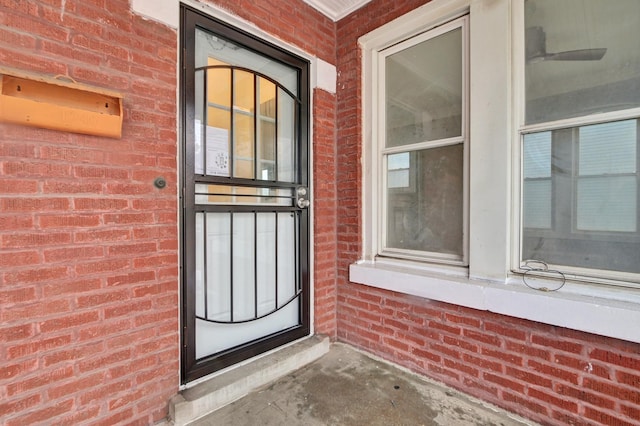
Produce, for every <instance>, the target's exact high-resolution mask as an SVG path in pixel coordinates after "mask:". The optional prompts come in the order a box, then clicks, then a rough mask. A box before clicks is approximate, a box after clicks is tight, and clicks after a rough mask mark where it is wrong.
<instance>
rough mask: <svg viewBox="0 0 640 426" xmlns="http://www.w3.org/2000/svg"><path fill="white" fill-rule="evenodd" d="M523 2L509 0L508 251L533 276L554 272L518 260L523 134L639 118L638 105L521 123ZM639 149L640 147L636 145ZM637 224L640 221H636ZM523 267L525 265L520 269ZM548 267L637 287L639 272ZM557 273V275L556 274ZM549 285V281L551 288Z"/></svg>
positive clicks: (517, 269)
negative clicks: (510, 149) (511, 73)
mask: <svg viewBox="0 0 640 426" xmlns="http://www.w3.org/2000/svg"><path fill="white" fill-rule="evenodd" d="M524 14H525V12H524V4H523V2H518V1H515V2H513V22H514V25H513V28H514V31H513V39H514V45H513V58H514V66H513V68H514V79H513V85H514V98H513V105H514V110H515V114H514V118H515V122H514V125H513V128H514V129H515V131H514V134H513V140H514V147H513V149H514V156H513V158H514V161H513V164H512V168H513V172H514V173H513V198H512V200H513V204H512V209H513V212H514V214H513V217H512V222H513V238H512V244H511V246H512V252H511V270H512V271H513V272H514V273H518V274H523V273H525V272H527V273H528V274H530V275H537V276H540V277H543V278H544V277H545V276H550V275H554V274H545V273H544V272H536V271H527V270H526V269H525V268H526V265H525V263H524V260H525V259H522V233H523V230H522V220H523V219H522V216H523V212H522V210H523V206H522V203H523V194H522V181H523V179H522V175H521V173H522V167H523V166H522V162H523V155H522V153H521V150H522V144H523V138H524V135H525V134H530V133H537V132H542V131H553V130H558V129H566V128H573V127H580V126H586V125H591V124H601V123H608V122H612V121H620V120H626V119H639V120H640V108H631V109H626V110H620V111H613V112H607V113H601V114H592V115H585V116H580V117H575V118H568V119H562V120H556V121H550V122H543V123H536V124H530V125H526V124H525V77H524V74H525V73H524V65H523V64H524V63H525V51H524V45H525V43H524V31H518V30H517V29H518V28H524V26H525V22H524V20H525V16H524ZM639 148H640V147H639ZM638 225H639V226H640V224H638ZM523 266H524V267H525V268H523ZM548 266H549V269H550V270H554V271H561V272H562V273H563V274H564V275H565V277H566V278H567V279H569V280H571V281H574V282H577V283H585V284H601V285H610V286H619V287H630V288H640V274H635V273H629V272H619V271H605V270H598V269H587V268H580V267H572V266H567V265H559V264H553V263H549V265H548ZM556 276H557V274H556ZM550 288H553V284H551V287H550Z"/></svg>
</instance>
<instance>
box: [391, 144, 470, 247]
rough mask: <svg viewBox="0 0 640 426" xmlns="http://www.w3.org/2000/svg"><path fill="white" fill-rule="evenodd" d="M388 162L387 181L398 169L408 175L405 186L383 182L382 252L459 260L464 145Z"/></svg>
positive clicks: (461, 227) (393, 158)
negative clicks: (384, 242) (418, 253)
mask: <svg viewBox="0 0 640 426" xmlns="http://www.w3.org/2000/svg"><path fill="white" fill-rule="evenodd" d="M398 156H400V157H398ZM402 158H410V160H409V161H405V162H404V163H403V162H402V161H401V159H402ZM387 161H388V162H387V167H388V173H389V174H390V175H392V174H393V173H397V172H398V169H399V168H400V166H407V169H406V173H407V174H408V175H409V177H408V179H406V180H405V183H409V184H408V185H404V186H392V185H397V184H398V179H395V178H391V177H389V178H388V179H387V184H388V185H387V186H388V187H387V234H386V235H387V248H388V249H402V250H418V251H424V252H436V253H445V254H452V255H456V256H462V239H463V235H462V230H463V213H462V212H463V145H462V144H456V145H450V146H444V147H439V148H432V149H425V150H421V151H413V152H410V153H403V154H394V155H389V156H388V157H387ZM394 166H395V167H398V169H395V170H394V169H392V167H394ZM407 181H408V182H407Z"/></svg>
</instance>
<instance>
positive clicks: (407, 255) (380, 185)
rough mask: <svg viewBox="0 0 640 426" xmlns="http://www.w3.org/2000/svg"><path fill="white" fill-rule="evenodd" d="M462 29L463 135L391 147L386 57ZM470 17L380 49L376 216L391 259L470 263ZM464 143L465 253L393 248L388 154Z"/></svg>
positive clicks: (383, 248) (382, 250) (380, 249)
mask: <svg viewBox="0 0 640 426" xmlns="http://www.w3.org/2000/svg"><path fill="white" fill-rule="evenodd" d="M458 28H459V29H460V30H461V37H462V51H461V52H460V53H461V54H462V82H461V85H462V94H463V97H462V105H461V109H462V111H461V114H462V120H461V129H460V136H455V137H451V138H446V139H438V140H435V141H426V142H419V143H413V144H409V145H400V146H394V147H390V148H386V147H385V137H384V135H386V124H387V120H386V115H385V107H386V91H385V90H386V88H385V84H384V82H385V81H386V74H385V69H386V67H385V63H386V58H387V57H389V56H390V55H393V54H395V53H398V52H402V51H404V50H406V49H409V48H411V47H413V46H417V45H418V44H420V43H422V42H425V41H427V40H433V39H434V38H436V37H438V36H440V35H443V34H445V33H448V32H450V31H453V30H456V29H458ZM468 28H469V17H468V16H466V15H464V16H461V17H458V18H455V19H453V20H451V21H449V22H447V23H445V24H443V25H440V26H438V27H437V28H434V29H431V30H429V31H426V32H424V33H421V34H417V35H415V36H413V37H411V38H408V39H407V40H404V41H403V42H401V43H398V44H394V45H393V46H390V47H388V48H386V49H382V50H380V51H379V52H378V55H377V56H378V67H379V68H378V76H379V79H380V80H379V81H380V82H381V83H380V84H379V86H377V87H376V90H377V91H378V93H377V97H378V99H379V103H378V106H377V109H375V110H374V111H372V112H373V113H374V114H376V118H375V121H376V122H377V124H378V131H377V135H378V137H377V138H376V139H375V140H372V144H373V145H375V146H376V150H377V157H378V159H377V162H378V164H377V170H381V171H382V172H381V173H379V174H378V181H377V191H376V192H377V193H378V197H379V200H381V203H380V204H379V206H378V210H377V211H376V212H375V215H376V217H378V218H379V220H378V221H377V222H378V226H377V230H378V235H379V238H378V243H379V244H378V247H377V253H378V254H379V255H380V256H385V257H389V258H397V259H407V260H416V261H425V262H434V263H441V264H447V265H459V266H466V265H467V259H468V237H469V225H468V224H469V215H468V210H469V201H468V199H469V185H468V179H469V173H468V170H469V113H468V105H469V31H468ZM459 144H461V145H462V149H463V164H462V176H463V177H462V181H463V184H462V191H463V196H462V200H463V202H462V227H463V229H462V242H461V243H462V254H461V256H456V255H450V254H446V253H439V252H426V251H425V252H417V251H415V250H402V249H395V248H390V247H388V246H387V244H386V238H387V229H386V228H387V226H386V225H387V214H388V211H389V209H388V208H387V204H388V200H387V172H388V170H387V167H386V161H384V159H385V157H386V156H387V155H390V154H397V153H404V152H416V151H420V150H426V149H432V148H439V147H444V146H455V145H459Z"/></svg>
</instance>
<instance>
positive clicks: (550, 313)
mask: <svg viewBox="0 0 640 426" xmlns="http://www.w3.org/2000/svg"><path fill="white" fill-rule="evenodd" d="M349 279H350V280H351V281H353V282H355V283H359V284H365V285H369V286H373V287H377V288H381V289H385V290H390V291H394V292H400V293H405V294H410V295H414V296H419V297H423V298H425V299H429V300H435V301H440V302H445V303H451V304H455V305H460V306H465V307H468V308H472V309H478V310H482V311H489V312H493V313H496V314H501V315H509V316H513V317H516V318H523V319H527V320H531V321H538V322H542V323H545V324H553V325H557V326H560V327H566V328H571V329H574V330H580V331H584V332H587V333H594V334H599V335H603V336H608V337H613V338H617V339H623V340H628V341H631V342H636V343H640V328H639V327H638V326H637V325H638V324H639V323H640V294H638V292H637V291H632V290H628V291H623V290H618V291H617V292H611V291H598V290H597V289H592V290H591V291H590V292H589V294H574V293H568V292H562V293H560V292H542V291H535V290H531V289H529V288H527V287H525V286H524V285H523V284H522V280H521V279H520V278H513V279H509V280H508V281H506V282H502V283H499V282H487V281H479V280H473V279H467V278H464V277H459V276H454V275H452V274H451V275H445V274H435V273H432V272H429V271H421V270H417V269H414V270H410V269H407V268H406V266H403V267H401V268H400V267H394V266H391V265H383V264H380V263H371V262H367V263H364V262H363V263H359V264H353V265H351V266H350V268H349ZM550 286H551V285H550ZM579 291H580V292H581V293H584V288H580V289H579ZM605 295H606V297H605Z"/></svg>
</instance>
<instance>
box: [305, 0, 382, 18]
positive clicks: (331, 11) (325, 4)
mask: <svg viewBox="0 0 640 426" xmlns="http://www.w3.org/2000/svg"><path fill="white" fill-rule="evenodd" d="M303 1H304V2H305V3H307V4H308V5H310V6H312V7H313V8H314V9H317V10H319V11H320V12H322V13H323V14H324V15H326V16H327V17H329V18H331V19H332V20H333V21H334V22H337V21H339V20H340V19H342V18H344V17H345V16H347V15H349V14H350V13H352V12H354V11H356V10H358V9H360V8H361V7H362V6H364V5H365V4H367V3H369V2H370V1H371V0H350V1H345V0H342V1H327V0H303ZM332 6H333V7H332Z"/></svg>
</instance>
